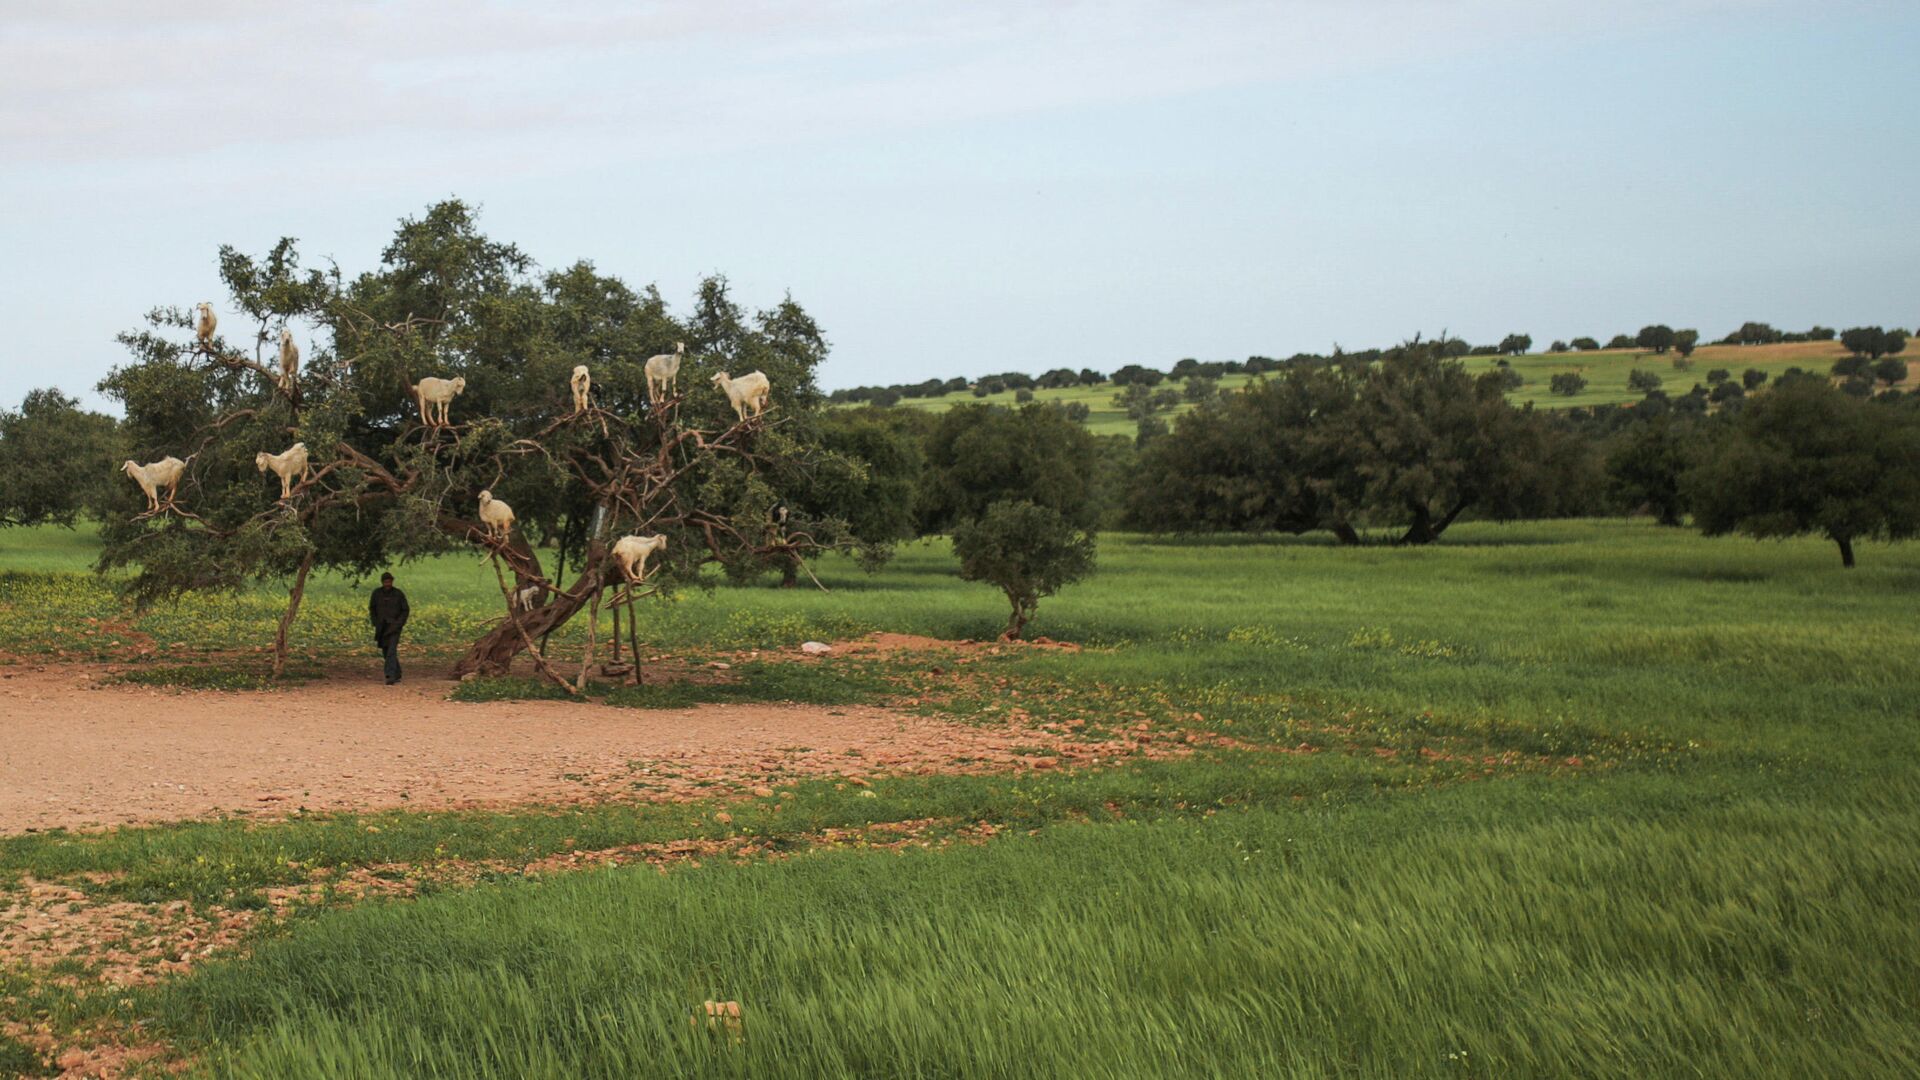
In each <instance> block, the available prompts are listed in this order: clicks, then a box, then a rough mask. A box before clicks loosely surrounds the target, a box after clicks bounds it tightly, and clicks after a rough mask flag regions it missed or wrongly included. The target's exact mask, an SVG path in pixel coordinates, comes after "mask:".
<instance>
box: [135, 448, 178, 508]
mask: <svg viewBox="0 0 1920 1080" xmlns="http://www.w3.org/2000/svg"><path fill="white" fill-rule="evenodd" d="M120 471H121V472H123V473H126V474H127V475H128V476H130V477H132V478H133V482H134V483H136V484H139V485H140V490H141V491H144V492H146V493H147V511H148V512H149V513H151V512H153V511H155V510H158V509H160V506H161V500H160V489H161V488H166V489H167V498H166V501H167V502H168V503H171V502H173V497H174V495H175V494H176V493H178V492H179V490H180V476H181V474H182V473H185V472H186V471H187V463H186V462H184V461H181V460H180V459H179V458H177V457H173V456H171V455H169V456H167V457H163V458H161V459H160V460H159V461H156V462H153V463H152V464H149V465H141V464H139V463H138V462H135V461H128V462H127V463H126V464H125V465H122V466H120Z"/></svg>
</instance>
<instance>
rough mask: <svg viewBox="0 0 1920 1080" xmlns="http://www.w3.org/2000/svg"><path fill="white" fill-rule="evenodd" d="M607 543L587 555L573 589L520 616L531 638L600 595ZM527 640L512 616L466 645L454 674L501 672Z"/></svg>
mask: <svg viewBox="0 0 1920 1080" xmlns="http://www.w3.org/2000/svg"><path fill="white" fill-rule="evenodd" d="M606 562H607V558H606V546H605V545H603V544H596V545H594V548H593V550H590V552H589V553H588V556H587V560H586V563H585V564H584V565H582V566H581V567H580V572H579V573H578V574H576V575H575V576H574V579H573V589H572V591H570V592H564V593H555V594H554V595H553V598H552V600H551V602H549V603H548V604H547V605H546V606H544V607H537V608H534V609H533V610H532V611H529V612H527V613H526V614H525V615H523V616H522V617H521V619H520V625H521V626H524V627H526V630H527V635H528V636H529V637H542V636H544V635H546V634H550V633H552V632H553V631H555V630H557V629H559V628H560V627H562V626H564V625H566V623H567V620H569V619H571V618H573V617H574V616H575V615H578V614H579V613H580V612H581V610H583V609H584V608H586V606H587V605H588V603H589V602H590V601H592V600H593V599H594V597H596V596H598V595H599V594H600V588H599V586H600V585H601V584H602V583H603V580H604V579H603V577H602V575H603V573H604V571H605V569H606ZM526 647H527V646H526V642H525V640H523V639H522V638H521V636H520V631H519V630H518V629H516V628H515V627H514V624H513V620H511V619H509V620H506V621H505V622H502V623H500V624H499V625H498V626H495V627H494V628H493V629H492V630H489V631H487V632H486V633H485V634H483V635H482V636H481V637H480V639H479V640H477V641H475V642H474V643H473V644H472V645H470V646H468V647H467V654H466V655H465V656H462V657H461V658H460V660H459V662H458V663H456V664H454V665H453V673H452V674H453V677H454V678H456V679H458V678H460V677H461V676H464V675H467V674H470V673H476V672H477V673H479V674H481V675H502V674H505V673H506V671H507V669H508V667H510V666H511V665H512V664H513V658H514V657H516V656H518V655H520V652H521V650H523V649H525V648H526Z"/></svg>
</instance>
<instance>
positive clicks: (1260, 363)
mask: <svg viewBox="0 0 1920 1080" xmlns="http://www.w3.org/2000/svg"><path fill="white" fill-rule="evenodd" d="M1279 366H1280V361H1278V360H1275V359H1274V358H1273V357H1271V356H1249V357H1247V361H1246V363H1244V364H1241V365H1240V370H1241V371H1244V372H1246V373H1247V374H1249V375H1259V374H1261V373H1263V372H1268V371H1272V370H1274V369H1275V368H1278V367H1279Z"/></svg>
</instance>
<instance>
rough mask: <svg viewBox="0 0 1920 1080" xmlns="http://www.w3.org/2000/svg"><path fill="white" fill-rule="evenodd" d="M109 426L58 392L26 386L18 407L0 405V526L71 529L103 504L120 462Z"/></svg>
mask: <svg viewBox="0 0 1920 1080" xmlns="http://www.w3.org/2000/svg"><path fill="white" fill-rule="evenodd" d="M115 427H116V425H115V423H114V419H113V417H111V416H103V415H101V414H99V413H95V412H88V411H86V410H84V409H82V408H80V403H79V402H78V401H76V400H74V399H73V398H70V397H68V396H66V395H65V394H62V393H61V392H60V391H58V390H32V391H29V392H28V393H27V396H26V398H25V400H23V401H21V403H20V408H19V409H18V410H12V409H0V527H3V526H7V525H38V524H41V523H51V524H55V525H64V526H67V527H68V528H71V527H72V526H73V524H74V522H75V521H76V520H77V519H78V518H79V516H80V514H81V513H82V512H84V511H88V510H92V509H95V508H96V507H98V506H100V505H101V504H103V503H104V502H105V501H106V500H107V497H108V492H109V490H110V486H109V485H110V484H111V483H112V482H113V480H114V479H116V478H115V477H114V475H113V472H114V468H115V467H116V466H117V465H119V463H120V459H119V458H118V457H116V456H115V452H116V450H117V449H118V447H117V445H116V431H115Z"/></svg>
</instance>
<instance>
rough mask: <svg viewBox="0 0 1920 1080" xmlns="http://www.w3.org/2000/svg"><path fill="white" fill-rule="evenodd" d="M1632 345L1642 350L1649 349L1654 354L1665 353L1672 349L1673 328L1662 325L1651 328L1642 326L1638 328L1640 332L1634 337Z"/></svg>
mask: <svg viewBox="0 0 1920 1080" xmlns="http://www.w3.org/2000/svg"><path fill="white" fill-rule="evenodd" d="M1633 343H1634V344H1635V345H1637V346H1639V347H1640V348H1642V349H1650V350H1652V351H1653V352H1656V353H1665V352H1666V351H1667V350H1668V349H1671V348H1673V343H1674V335H1673V327H1671V326H1667V325H1666V324H1664V323H1659V324H1656V325H1653V326H1643V327H1641V328H1640V332H1639V333H1638V334H1635V335H1634V337H1633Z"/></svg>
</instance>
